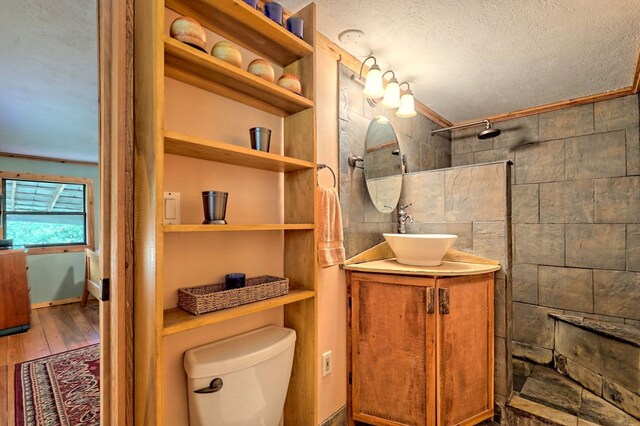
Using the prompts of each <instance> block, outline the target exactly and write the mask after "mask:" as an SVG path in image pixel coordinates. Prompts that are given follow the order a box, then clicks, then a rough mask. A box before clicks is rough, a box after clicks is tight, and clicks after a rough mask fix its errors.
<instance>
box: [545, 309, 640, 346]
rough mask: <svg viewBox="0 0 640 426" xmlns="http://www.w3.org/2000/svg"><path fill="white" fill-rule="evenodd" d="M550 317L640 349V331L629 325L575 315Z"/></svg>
mask: <svg viewBox="0 0 640 426" xmlns="http://www.w3.org/2000/svg"><path fill="white" fill-rule="evenodd" d="M549 316H550V317H552V318H555V319H556V320H558V321H562V322H566V323H567V324H571V325H575V326H576V327H580V328H582V329H585V330H589V331H592V332H594V333H596V334H600V335H601V336H605V337H609V338H611V339H615V340H618V341H620V342H623V343H628V344H630V345H632V346H635V347H637V348H640V330H639V329H637V328H635V327H633V326H631V325H629V324H618V323H614V322H609V321H601V320H595V319H590V318H583V317H577V316H573V315H561V314H549Z"/></svg>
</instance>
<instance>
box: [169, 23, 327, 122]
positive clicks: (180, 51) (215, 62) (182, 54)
mask: <svg viewBox="0 0 640 426" xmlns="http://www.w3.org/2000/svg"><path fill="white" fill-rule="evenodd" d="M163 41H164V56H165V75H166V76H167V77H171V78H175V79H177V80H180V81H182V82H185V83H187V84H192V85H194V86H196V87H199V88H201V89H204V90H207V91H210V92H212V93H216V94H218V95H221V96H224V97H227V98H229V99H233V100H235V101H238V102H241V103H244V104H246V105H249V106H252V107H255V108H258V109H261V110H263V111H266V112H270V113H272V114H276V115H281V116H287V115H290V114H295V113H297V112H300V111H303V110H305V109H307V108H312V107H313V106H314V103H313V101H311V100H309V99H307V98H305V97H303V96H301V95H298V94H296V93H293V92H291V91H289V90H287V89H284V88H282V87H280V86H278V85H277V84H275V83H270V82H268V81H266V80H263V79H262V78H260V77H257V76H255V75H253V74H251V73H249V72H247V71H245V70H243V69H241V68H238V67H235V66H233V65H230V64H228V63H226V62H224V61H221V60H220V59H218V58H215V57H213V56H211V55H208V54H206V53H203V52H200V51H198V50H197V49H195V48H193V47H190V46H188V45H186V44H184V43H181V42H179V41H177V40H174V39H172V38H171V37H168V36H166V35H165V36H163Z"/></svg>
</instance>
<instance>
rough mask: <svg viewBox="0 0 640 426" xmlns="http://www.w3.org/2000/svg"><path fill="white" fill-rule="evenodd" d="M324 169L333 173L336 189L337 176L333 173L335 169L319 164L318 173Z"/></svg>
mask: <svg viewBox="0 0 640 426" xmlns="http://www.w3.org/2000/svg"><path fill="white" fill-rule="evenodd" d="M322 169H329V171H330V172H331V176H333V187H334V188H335V187H336V183H337V182H336V174H335V172H334V171H333V169H332V168H331V167H329V166H328V165H326V164H325V163H318V172H319V171H320V170H322Z"/></svg>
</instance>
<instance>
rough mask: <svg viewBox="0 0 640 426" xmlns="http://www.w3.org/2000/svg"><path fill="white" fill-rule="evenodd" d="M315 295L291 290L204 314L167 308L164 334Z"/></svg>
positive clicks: (214, 322) (312, 292) (310, 292)
mask: <svg viewBox="0 0 640 426" xmlns="http://www.w3.org/2000/svg"><path fill="white" fill-rule="evenodd" d="M314 296H315V292H314V291H311V290H290V291H289V293H288V294H286V295H284V296H280V297H274V298H272V299H267V300H262V301H260V302H254V303H248V304H246V305H241V306H237V307H235V308H229V309H223V310H220V311H216V312H210V313H208V314H203V315H192V314H190V313H188V312H186V311H183V310H182V309H180V308H171V309H167V310H165V311H164V327H163V330H162V335H163V336H170V335H172V334H176V333H180V332H183V331H187V330H192V329H194V328H198V327H204V326H206V325H211V324H216V323H219V322H223V321H227V320H230V319H234V318H238V317H241V316H244V315H249V314H253V313H256V312H261V311H266V310H268V309H272V308H276V307H278V306H284V305H287V304H289V303H295V302H299V301H301V300H306V299H311V298H313V297H314Z"/></svg>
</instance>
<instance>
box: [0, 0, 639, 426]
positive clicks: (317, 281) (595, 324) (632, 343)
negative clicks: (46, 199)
mask: <svg viewBox="0 0 640 426" xmlns="http://www.w3.org/2000/svg"><path fill="white" fill-rule="evenodd" d="M121 3H122V4H127V5H129V6H130V7H131V8H132V9H131V10H132V11H135V13H134V14H130V15H127V16H126V18H124V17H123V18H122V21H120V22H121V23H122V22H125V21H126V22H127V23H128V24H129V25H131V27H132V28H133V29H134V31H133V33H132V34H128V36H129V37H130V41H131V45H130V46H129V47H133V48H132V49H131V50H126V49H125V51H126V52H125V53H126V54H130V56H129V58H130V59H132V62H131V63H132V64H133V65H132V68H130V69H129V70H130V71H131V74H130V75H129V77H131V86H130V88H129V89H130V90H131V96H132V103H131V110H130V113H131V114H132V116H135V120H133V119H132V126H133V129H134V130H132V133H131V135H132V136H131V138H132V139H131V143H132V145H131V148H132V149H131V151H127V152H125V153H124V154H123V155H124V156H125V157H126V156H130V160H131V164H132V170H128V171H127V173H129V172H131V175H130V177H131V179H132V180H131V181H128V182H129V183H133V182H135V191H132V192H131V197H132V199H131V200H125V201H124V202H123V205H124V207H123V208H124V209H125V210H126V211H127V212H128V213H130V218H131V219H130V220H131V222H130V225H131V227H132V229H134V231H135V232H133V233H132V234H130V235H129V236H130V238H131V240H130V243H131V249H132V258H129V260H131V262H132V263H131V265H132V271H131V275H130V278H126V279H130V280H131V287H130V293H127V291H128V290H126V291H124V292H123V295H122V296H121V297H122V299H114V300H113V301H112V302H111V303H112V305H111V306H112V307H117V306H119V305H117V303H122V306H125V305H127V306H132V307H131V308H130V311H129V313H122V312H124V311H126V309H122V310H121V311H119V310H118V309H114V310H112V311H111V312H112V313H111V315H123V316H122V317H120V318H121V319H123V318H125V316H126V315H131V316H130V317H126V318H127V321H129V320H131V323H132V327H131V328H130V329H127V331H126V332H127V333H131V334H127V338H126V339H124V338H123V339H118V338H115V339H114V335H112V336H111V339H112V340H114V341H116V342H115V343H111V345H112V346H111V348H117V347H118V346H117V345H120V344H121V345H124V346H125V347H126V348H127V350H125V351H124V352H123V353H122V357H123V360H125V361H123V364H122V365H118V368H123V369H124V368H125V367H124V365H125V364H126V365H127V367H126V368H130V369H131V374H123V375H122V376H117V378H116V379H114V382H113V383H116V382H117V381H118V380H120V382H119V383H120V386H123V388H122V389H124V388H128V389H131V390H130V391H129V390H123V391H122V392H121V393H120V394H118V393H113V390H110V392H112V394H111V395H112V396H111V398H112V403H113V402H114V400H115V401H118V402H121V401H120V400H119V399H118V398H121V399H122V401H124V400H126V401H127V402H126V404H125V403H124V402H122V404H123V405H122V406H125V405H127V404H128V405H127V406H128V407H129V408H130V410H129V408H128V409H127V410H122V411H118V410H120V409H119V408H117V407H116V408H112V410H116V411H113V412H112V416H113V417H112V420H111V423H112V424H119V423H118V419H124V420H125V422H126V424H133V423H135V424H140V425H149V424H166V425H177V426H182V425H185V426H186V425H207V424H213V425H238V426H239V425H247V426H249V425H251V426H252V425H258V424H260V425H266V426H275V425H277V424H285V425H288V426H289V425H295V426H298V425H300V426H307V425H309V426H315V425H321V426H342V425H354V424H355V425H431V424H434V425H435V424H437V425H473V424H484V425H522V426H529V425H531V426H537V425H575V426H589V425H603V426H622V425H640V213H639V212H640V131H639V128H640V113H639V111H640V97H639V94H638V92H639V89H640V29H639V27H638V26H637V22H638V21H639V20H640V4H639V3H638V1H637V0H623V1H620V2H616V3H615V4H603V3H601V2H597V1H595V0H589V1H586V2H578V1H573V0H558V1H555V2H547V1H543V0H534V1H529V2H517V1H498V0H490V1H489V0H487V1H481V2H474V1H471V0H467V1H463V2H456V3H455V4H453V3H452V2H447V1H443V0H429V1H427V2H419V1H415V0H406V1H402V2H397V3H393V4H389V3H387V2H382V1H379V0H370V1H367V2H363V1H342V2H338V1H333V0H316V1H315V2H309V1H307V0H280V1H279V2H265V1H262V0H260V1H254V0H154V1H148V2H140V1H137V2H134V1H133V0H122V2H121ZM98 4H101V1H98ZM114 4H115V2H114ZM90 6H91V7H92V8H94V9H95V7H96V4H93V3H92V4H91V5H90ZM70 7H71V6H70ZM73 7H81V6H79V5H75V6H73ZM113 7H114V8H117V6H113ZM74 16H75V15H74ZM123 16H124V15H123ZM187 18H188V19H187ZM94 19H95V16H94ZM274 21H275V22H274ZM181 26H182V27H181ZM101 37H102V36H101ZM101 40H102V39H101ZM209 52H211V54H209ZM102 60H103V59H102V57H101V59H100V61H102ZM122 66H123V67H124V66H125V65H122ZM123 69H125V68H123ZM245 70H247V71H245ZM123 78H125V77H123ZM265 80H266V81H265ZM0 126H2V122H1V121H0ZM250 129H251V131H250ZM267 130H268V132H267ZM3 142H5V141H3V140H2V131H1V128H0V148H1V149H0V166H1V167H0V169H2V170H1V172H23V171H24V170H17V169H16V170H11V168H12V167H13V168H15V167H18V166H20V161H24V162H26V161H30V160H28V158H27V157H28V156H32V157H35V156H37V155H38V152H37V151H34V150H33V149H31V151H29V150H27V151H21V147H20V146H18V145H15V144H14V145H12V146H11V147H10V148H5V147H8V146H9V145H8V143H7V145H4V144H3ZM70 149H71V150H73V149H74V148H73V146H70ZM16 155H19V156H22V157H20V159H16V158H17V157H15V156H16ZM41 157H42V156H41ZM63 160H64V159H63ZM38 161H44V160H42V159H40V160H38ZM96 161H97V159H96ZM29 164H35V165H38V164H39V163H38V162H37V161H36V162H33V163H29ZM34 167H35V166H34ZM99 167H103V166H102V163H101V165H100V166H99ZM1 172H0V179H1V178H2V175H1ZM29 172H31V173H40V174H48V173H45V172H44V171H39V170H37V169H30V170H29ZM60 173H62V172H60ZM92 173H94V174H95V173H97V172H96V170H93V169H92ZM123 173H124V172H123ZM122 176H124V174H123V175H122ZM112 178H113V179H114V180H113V182H116V181H117V176H114V177H112ZM96 179H97V176H96ZM125 181H126V179H125ZM114 185H115V184H114ZM114 187H115V186H114ZM132 188H133V186H132ZM96 204H97V203H96ZM3 206H4V207H3V210H7V206H6V205H3ZM203 208H204V212H203ZM203 214H204V222H203ZM96 215H97V213H96ZM101 220H104V219H101ZM101 220H98V219H97V218H96V219H95V221H96V223H97V224H100V225H103V224H104V222H101ZM107 220H108V219H107ZM101 235H103V234H101ZM2 238H6V236H5V235H4V234H3V235H2ZM100 240H101V241H102V240H103V238H102V237H101V238H100ZM125 245H126V243H125ZM96 246H97V242H96ZM122 247H123V246H119V245H118V244H113V247H112V249H111V250H112V251H111V253H112V256H113V253H117V251H116V250H119V249H122ZM96 248H97V247H96ZM438 250H439V252H437V253H435V254H434V252H436V251H438ZM27 255H28V256H29V259H30V260H29V262H30V263H29V265H30V266H31V265H32V263H31V262H35V261H34V260H31V259H32V258H35V257H37V256H30V255H29V253H28V252H27ZM432 255H433V257H434V258H435V260H433V259H431V257H430V256H432ZM77 263H79V264H78V265H76V266H74V267H73V268H70V271H72V272H71V273H72V274H76V275H78V276H82V275H84V274H85V270H84V268H85V265H84V263H83V262H82V261H80V262H77ZM123 265H124V264H122V265H119V266H118V265H116V266H113V267H114V268H118V267H121V268H124V266H123ZM33 270H34V268H31V270H30V271H29V280H30V283H31V287H32V290H31V299H32V300H31V303H32V306H33V304H34V301H33V298H34V289H33V287H34V276H33V274H34V272H33ZM116 271H117V269H114V270H112V271H111V273H112V277H113V276H114V275H115V274H116ZM122 271H124V269H122ZM127 277H129V275H127ZM258 278H259V279H263V280H266V281H268V282H267V285H268V286H269V287H268V290H264V291H269V292H272V293H269V294H266V295H264V294H258V293H250V292H249V289H250V288H251V287H253V284H252V283H253V282H255V280H256V279H258ZM245 279H246V284H245ZM232 280H240V282H241V284H239V285H240V288H235V287H233V285H235V284H233V285H232V284H231V282H232ZM252 280H254V281H252ZM123 282H124V281H123ZM211 284H214V286H211ZM205 285H206V287H207V288H212V287H215V286H216V285H217V286H218V287H216V288H217V290H215V291H216V292H219V294H223V293H224V295H223V296H221V297H222V299H221V300H218V299H215V301H214V302H211V300H212V299H210V298H209V299H207V300H206V301H205V302H203V303H205V306H204V307H201V306H200V304H199V303H200V300H202V299H205V298H206V297H207V296H206V295H205V297H202V298H201V293H199V292H198V290H196V289H194V287H201V286H202V287H201V288H203V289H204V288H205ZM220 286H222V287H221V288H222V291H219V289H220ZM260 286H264V284H260V285H256V286H255V288H258V287H260ZM276 287H277V288H276ZM265 288H267V287H266V286H265ZM74 291H76V292H77V293H78V294H75V293H74V294H65V295H64V298H65V300H67V299H68V298H70V297H75V296H78V297H79V296H80V294H79V293H80V291H82V288H80V287H78V286H76V289H75V290H74ZM212 291H213V290H212ZM259 291H263V290H259ZM0 297H2V296H0ZM46 297H48V299H47V302H51V301H53V302H55V300H56V298H57V299H63V297H62V296H56V295H48V296H46ZM244 298H248V299H246V300H245V299H244ZM238 299H239V301H238ZM65 303H68V302H65ZM129 303H131V305H129ZM207 303H209V305H206V304H207ZM212 304H214V305H215V304H221V305H220V306H217V305H216V306H214V307H212V306H213V305H212ZM222 305H224V306H222ZM96 309H97V308H96ZM100 309H101V310H102V309H103V302H102V301H101V302H100ZM34 312H35V311H34ZM38 312H42V313H39V314H37V315H36V317H43V315H44V312H45V311H44V310H38ZM118 312H120V313H118ZM31 315H32V317H31V318H32V319H33V318H34V315H35V314H33V313H32V314H31ZM108 315H109V314H108ZM1 316H2V315H0V317H1ZM111 321H112V324H115V322H113V321H114V320H113V319H112V320H111ZM122 321H124V319H123V320H122ZM101 330H102V329H101ZM123 330H124V329H123ZM30 332H31V331H26V333H23V335H28V333H30ZM2 339H6V337H0V354H1V353H3V352H2V351H3V350H5V352H6V349H3V347H4V346H3V344H4V342H3V340H2ZM129 339H130V340H129ZM114 345H115V346H114ZM107 356H109V355H108V353H107ZM1 361H4V359H3V357H2V356H0V362H1ZM101 362H102V363H105V362H109V361H106V360H105V359H104V358H103V359H101ZM111 365H112V366H114V365H116V364H113V363H112V364H111ZM7 367H11V368H13V367H12V366H7V365H5V364H2V363H0V373H2V372H3V371H4V370H2V368H4V369H7ZM127 372H130V371H129V370H127ZM3 377H4V376H2V375H1V374H0V379H1V380H0V421H1V420H3V419H6V420H7V424H11V423H12V422H10V421H9V419H11V415H15V416H16V422H17V420H18V419H17V413H18V412H19V410H16V414H11V415H7V414H6V413H13V411H12V410H13V408H10V407H9V405H10V403H11V402H13V401H14V399H16V398H17V397H16V398H14V397H13V396H11V397H8V398H7V397H6V395H9V394H11V395H13V392H14V391H16V392H17V390H16V389H13V388H12V386H13V384H12V383H9V384H8V385H6V386H4V387H3V386H2V385H3V383H4V380H5V379H4V378H3ZM7 377H8V376H7ZM101 379H104V377H101ZM3 393H5V394H6V395H5V397H3V395H2V394H3ZM16 395H17V394H16ZM116 405H118V404H115V405H112V407H114V406H116ZM107 407H108V406H107ZM107 410H108V408H107ZM116 412H117V413H119V414H113V413H116ZM104 413H105V411H104V406H103V407H102V413H101V415H104ZM103 419H104V417H103ZM0 423H1V422H0ZM16 424H20V423H16ZM22 424H24V423H22Z"/></svg>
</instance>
